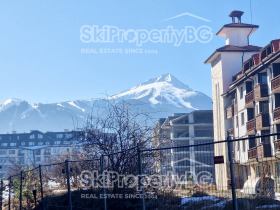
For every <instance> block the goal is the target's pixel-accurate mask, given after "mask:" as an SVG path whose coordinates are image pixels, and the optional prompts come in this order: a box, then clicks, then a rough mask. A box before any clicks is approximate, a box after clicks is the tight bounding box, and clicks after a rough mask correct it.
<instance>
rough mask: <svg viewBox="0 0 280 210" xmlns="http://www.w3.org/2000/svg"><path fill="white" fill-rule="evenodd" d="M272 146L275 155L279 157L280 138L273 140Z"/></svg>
mask: <svg viewBox="0 0 280 210" xmlns="http://www.w3.org/2000/svg"><path fill="white" fill-rule="evenodd" d="M274 148H275V155H277V156H278V157H279V156H280V139H277V140H276V141H275V142H274Z"/></svg>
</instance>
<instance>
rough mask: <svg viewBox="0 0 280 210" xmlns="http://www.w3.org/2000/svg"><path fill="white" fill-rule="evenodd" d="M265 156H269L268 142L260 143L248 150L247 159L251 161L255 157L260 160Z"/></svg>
mask: <svg viewBox="0 0 280 210" xmlns="http://www.w3.org/2000/svg"><path fill="white" fill-rule="evenodd" d="M266 157H271V146H270V144H261V145H259V146H257V147H253V148H251V149H249V150H248V159H249V161H253V160H255V159H256V158H258V160H261V159H263V158H266Z"/></svg>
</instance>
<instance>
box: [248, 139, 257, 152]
mask: <svg viewBox="0 0 280 210" xmlns="http://www.w3.org/2000/svg"><path fill="white" fill-rule="evenodd" d="M249 137H253V136H249ZM255 146H256V139H255V138H253V139H249V149H251V148H253V147H255Z"/></svg>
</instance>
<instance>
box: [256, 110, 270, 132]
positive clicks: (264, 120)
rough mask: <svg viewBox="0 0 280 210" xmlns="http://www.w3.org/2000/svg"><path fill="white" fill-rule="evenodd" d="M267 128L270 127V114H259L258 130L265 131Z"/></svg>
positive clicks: (257, 120)
mask: <svg viewBox="0 0 280 210" xmlns="http://www.w3.org/2000/svg"><path fill="white" fill-rule="evenodd" d="M265 127H269V114H268V113H265V114H259V115H258V116H257V117H256V129H257V130H263V129H264V128H265Z"/></svg>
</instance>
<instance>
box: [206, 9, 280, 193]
mask: <svg viewBox="0 0 280 210" xmlns="http://www.w3.org/2000/svg"><path fill="white" fill-rule="evenodd" d="M242 14H243V12H241V11H233V12H232V13H231V14H230V16H231V17H232V19H233V22H232V23H231V24H227V25H225V26H223V27H222V29H221V30H220V31H219V32H218V33H217V35H218V36H219V35H222V36H226V46H225V47H224V49H227V51H222V52H220V50H219V49H218V50H216V51H215V52H214V53H213V54H212V55H211V56H210V57H209V58H208V59H207V61H206V63H208V64H211V73H212V90H213V91H212V92H213V109H214V111H213V114H214V115H213V116H214V124H215V126H214V139H215V141H218V140H224V139H227V138H228V137H230V138H244V137H254V136H258V135H265V134H270V133H274V132H279V131H280V126H279V123H280V121H279V118H280V111H279V110H280V109H279V108H278V107H279V106H280V95H279V93H280V52H279V48H280V45H279V44H280V40H273V41H271V42H270V43H269V44H268V45H267V46H265V47H264V48H259V47H256V46H252V45H249V36H250V35H251V34H252V33H253V32H254V31H255V30H256V29H257V28H258V26H256V25H252V24H245V23H241V16H242ZM236 18H237V19H238V23H235V21H234V19H236ZM246 40H247V41H246ZM229 49H230V50H229ZM277 139H278V136H272V137H263V138H252V139H250V140H244V141H239V142H236V143H234V144H233V158H234V163H235V164H234V165H235V172H236V174H235V179H236V180H237V177H238V180H237V187H238V188H242V189H244V190H246V191H247V192H248V193H250V194H255V193H256V190H255V189H256V185H257V183H258V181H259V179H260V173H261V172H262V171H264V168H265V169H266V170H268V171H267V174H268V178H270V179H271V180H273V182H272V183H274V180H277V179H278V177H277V176H278V175H277V174H278V172H277V171H278V168H279V169H280V165H279V160H278V157H277V151H278V150H279V149H280V147H279V145H280V144H279V141H278V140H277ZM215 155H223V156H224V157H225V158H227V147H226V144H224V145H221V144H217V146H216V147H215ZM215 170H216V183H217V186H218V188H220V189H222V188H225V187H228V180H229V179H230V176H229V173H228V172H229V170H228V161H226V162H225V164H223V165H217V166H216V169H215ZM276 185H277V183H276V182H275V187H276Z"/></svg>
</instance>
